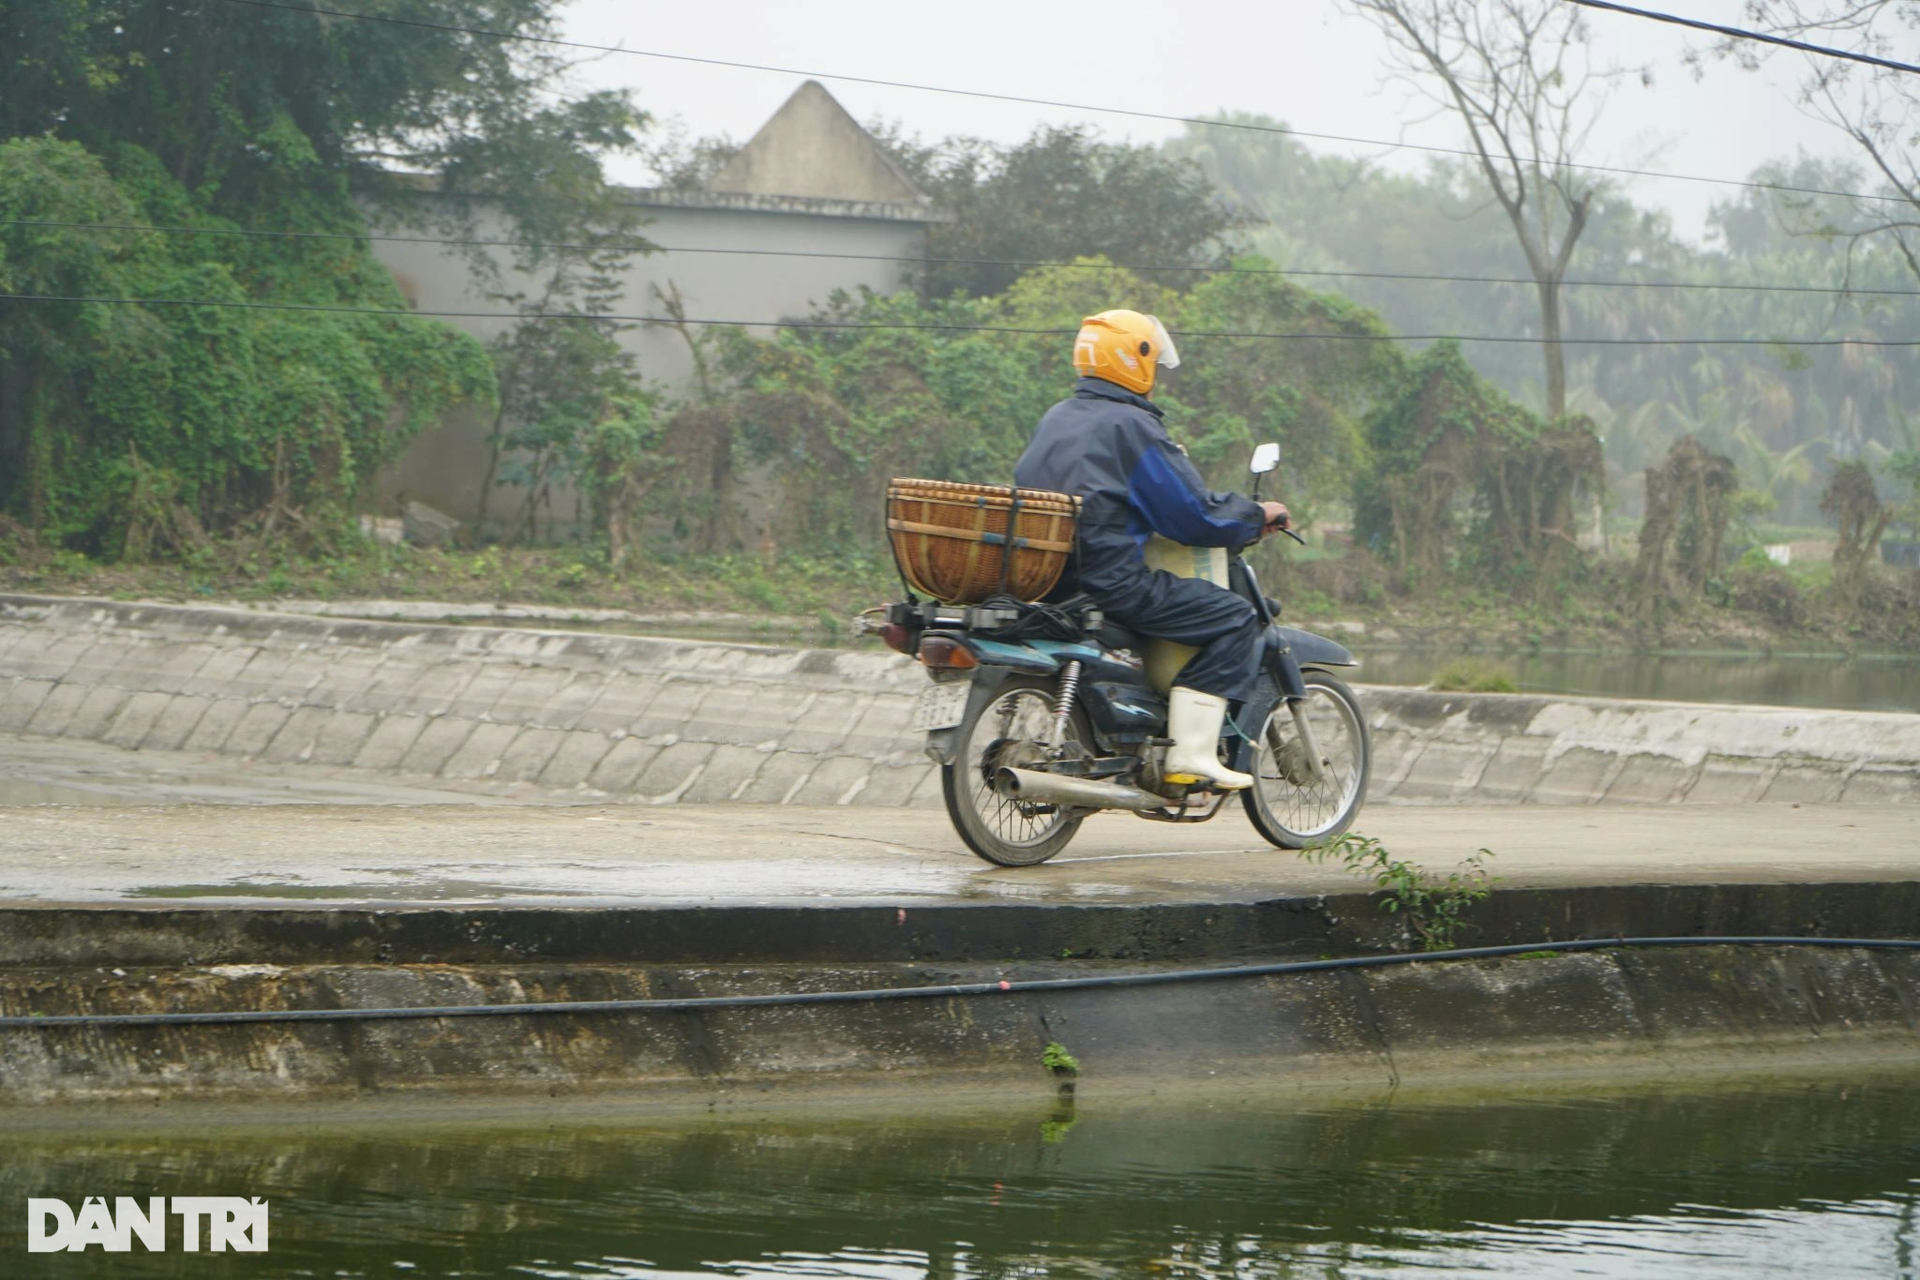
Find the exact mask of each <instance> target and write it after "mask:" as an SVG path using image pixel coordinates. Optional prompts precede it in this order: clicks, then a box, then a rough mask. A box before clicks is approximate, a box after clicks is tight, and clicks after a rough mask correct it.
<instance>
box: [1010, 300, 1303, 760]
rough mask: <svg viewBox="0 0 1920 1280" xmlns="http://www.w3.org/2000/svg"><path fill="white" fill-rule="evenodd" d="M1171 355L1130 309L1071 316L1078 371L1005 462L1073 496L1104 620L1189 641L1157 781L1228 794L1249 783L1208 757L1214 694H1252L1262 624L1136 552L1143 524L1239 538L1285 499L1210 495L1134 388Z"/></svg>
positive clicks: (1220, 541) (1235, 601) (1267, 523)
mask: <svg viewBox="0 0 1920 1280" xmlns="http://www.w3.org/2000/svg"><path fill="white" fill-rule="evenodd" d="M1179 363H1180V356H1179V354H1178V353H1177V352H1176V351H1175V350H1174V346H1173V341H1172V339H1171V338H1170V337H1168V335H1167V330H1166V327H1165V326H1163V325H1162V324H1161V323H1160V321H1159V320H1157V319H1156V318H1154V317H1153V316H1149V315H1142V314H1141V313H1140V312H1138V311H1102V312H1101V313H1100V314H1098V315H1094V316H1088V317H1087V318H1086V319H1085V320H1084V321H1082V322H1081V327H1080V333H1079V336H1078V337H1077V338H1076V339H1075V340H1074V345H1073V367H1074V370H1075V371H1076V372H1077V373H1079V375H1080V380H1079V381H1078V382H1076V383H1075V384H1074V391H1073V396H1072V398H1071V399H1067V400H1062V401H1061V402H1060V403H1059V404H1056V405H1054V406H1053V408H1051V409H1049V410H1047V412H1046V414H1045V415H1044V416H1043V417H1042V418H1041V419H1040V425H1039V426H1038V427H1036V428H1035V429H1034V433H1033V440H1032V442H1031V443H1030V444H1028V446H1027V451H1026V452H1025V453H1024V454H1022V455H1021V458H1020V462H1019V464H1018V465H1017V466H1016V467H1015V469H1014V483H1015V484H1016V485H1018V486H1019V487H1021V488H1023V489H1050V490H1053V491H1055V492H1058V493H1070V494H1075V495H1078V496H1079V497H1080V498H1081V499H1082V502H1083V505H1082V508H1081V513H1080V524H1079V539H1080V557H1079V574H1078V580H1077V581H1075V582H1071V583H1063V584H1062V588H1063V589H1066V590H1073V589H1076V588H1077V589H1078V590H1080V591H1084V592H1086V593H1087V594H1088V595H1090V596H1091V597H1092V598H1093V600H1094V602H1095V603H1096V604H1098V605H1099V606H1100V608H1101V609H1102V610H1103V611H1104V612H1105V613H1106V614H1107V615H1108V616H1109V617H1111V618H1113V619H1114V620H1115V621H1117V622H1120V623H1123V624H1124V625H1126V626H1128V627H1130V628H1132V629H1133V630H1135V631H1138V632H1140V633H1141V634H1143V635H1148V636H1158V637H1160V638H1162V639H1165V640H1172V641H1175V642H1177V643H1180V644H1186V645H1192V646H1194V647H1196V648H1197V649H1199V652H1198V653H1197V654H1195V655H1194V656H1193V658H1192V659H1190V660H1189V661H1188V662H1187V664H1186V665H1185V666H1184V667H1182V668H1181V669H1180V673H1179V675H1178V676H1177V677H1175V680H1174V686H1173V689H1172V691H1171V693H1170V696H1169V698H1168V708H1167V731H1168V734H1169V736H1170V737H1172V739H1173V743H1174V745H1173V746H1172V747H1170V748H1169V749H1168V751H1167V759H1166V767H1165V774H1164V776H1165V777H1166V779H1167V781H1169V782H1176V783H1182V784H1186V785H1202V786H1205V787H1209V788H1212V789H1215V790H1221V791H1235V790H1242V789H1244V788H1247V787H1250V786H1252V785H1253V779H1252V777H1250V776H1249V775H1247V774H1244V773H1240V772H1238V771H1237V770H1234V769H1229V768H1227V767H1226V766H1225V765H1224V764H1222V763H1221V762H1220V760H1219V758H1218V753H1217V751H1216V744H1217V743H1218V741H1219V738H1220V729H1221V725H1222V724H1223V722H1224V720H1225V717H1226V713H1227V705H1228V704H1229V703H1233V702H1244V701H1245V700H1246V699H1247V698H1248V697H1250V696H1251V695H1252V693H1253V689H1254V683H1255V679H1256V677H1257V674H1258V666H1259V655H1260V645H1261V642H1262V635H1261V630H1262V628H1261V623H1260V619H1259V616H1258V615H1257V614H1256V613H1255V611H1254V608H1253V606H1252V605H1251V604H1249V603H1248V602H1247V601H1246V600H1244V599H1242V598H1241V597H1239V596H1237V595H1235V594H1234V593H1233V592H1231V591H1229V590H1227V589H1226V588H1225V587H1221V586H1216V585H1215V584H1213V583H1211V582H1208V581H1206V580H1204V579H1201V578H1182V577H1179V576H1177V575H1175V574H1171V573H1168V572H1166V571H1165V570H1161V569H1150V568H1148V566H1147V561H1146V544H1147V539H1148V538H1149V537H1150V536H1151V535H1153V534H1156V533H1157V534H1159V535H1160V536H1161V537H1163V538H1166V539H1169V540H1170V541H1173V542H1177V543H1181V544H1183V545H1185V546H1190V547H1229V548H1233V547H1240V546H1244V545H1246V544H1247V543H1250V542H1253V541H1254V540H1255V539H1256V538H1258V537H1259V536H1260V535H1261V534H1262V533H1264V532H1269V531H1271V530H1275V529H1281V528H1285V527H1286V524H1287V519H1288V516H1287V509H1286V507H1285V506H1283V505H1282V504H1280V503H1278V502H1255V501H1254V500H1253V499H1251V498H1246V497H1242V496H1241V495H1239V494H1236V493H1213V492H1211V491H1209V490H1208V489H1207V487H1206V485H1205V483H1204V482H1203V481H1202V480H1201V479H1200V473H1199V472H1198V471H1196V470H1195V469H1194V466H1193V463H1192V462H1191V461H1189V460H1188V458H1187V455H1186V451H1185V450H1184V449H1182V448H1181V447H1180V446H1179V445H1177V444H1175V443H1174V442H1173V439H1172V437H1170V436H1169V435H1168V434H1167V430H1166V427H1165V426H1164V425H1162V422H1161V417H1162V414H1161V410H1160V408H1159V407H1158V406H1157V405H1155V404H1154V403H1153V401H1151V400H1149V399H1148V398H1147V396H1148V393H1150V392H1151V391H1152V390H1153V383H1154V375H1155V372H1156V370H1157V369H1159V368H1160V367H1161V366H1163V365H1164V366H1165V367H1166V368H1169V369H1172V368H1176V367H1178V365H1179Z"/></svg>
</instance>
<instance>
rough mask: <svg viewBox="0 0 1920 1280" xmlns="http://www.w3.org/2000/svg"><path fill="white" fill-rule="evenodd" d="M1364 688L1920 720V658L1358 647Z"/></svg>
mask: <svg viewBox="0 0 1920 1280" xmlns="http://www.w3.org/2000/svg"><path fill="white" fill-rule="evenodd" d="M1354 647H1355V648H1356V649H1357V651H1358V653H1357V656H1358V657H1359V658H1360V660H1361V664H1362V665H1361V668H1360V673H1359V678H1360V679H1362V680H1366V681H1370V682H1372V683H1374V684H1410V685H1418V684H1426V683H1427V682H1428V681H1430V680H1432V679H1433V678H1434V676H1435V675H1436V674H1438V673H1439V672H1442V671H1444V670H1446V669H1447V668H1448V667H1451V666H1456V665H1459V664H1461V663H1463V662H1464V663H1467V664H1469V665H1471V666H1472V667H1474V668H1476V669H1479V670H1482V671H1487V672H1497V673H1499V674H1501V675H1504V676H1505V677H1507V679H1508V680H1509V681H1511V682H1512V684H1513V685H1514V687H1515V688H1516V689H1519V690H1520V691H1521V692H1524V693H1578V694H1587V695H1590V696H1593V697H1598V698H1652V699H1655V700H1668V701H1678V702H1746V703H1762V704H1765V705H1768V706H1777V707H1833V708H1838V709H1842V710H1849V711H1920V655H1915V654H1906V655H1891V654H1889V655H1870V656H1855V657H1840V656H1838V655H1833V654H1828V655H1808V654H1777V653H1775V654H1761V653H1642V654H1636V653H1553V652H1540V653H1508V654H1470V655H1465V656H1463V655H1461V654H1459V653H1457V652H1456V653H1442V652H1436V651H1434V650H1430V649H1424V650H1423V649H1371V648H1368V647H1367V646H1365V645H1364V644H1358V645H1355V646H1354Z"/></svg>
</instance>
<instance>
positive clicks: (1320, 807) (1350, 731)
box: [1242, 671, 1373, 849]
mask: <svg viewBox="0 0 1920 1280" xmlns="http://www.w3.org/2000/svg"><path fill="white" fill-rule="evenodd" d="M1302 678H1303V679H1304V680H1305V682H1306V686H1307V697H1306V702H1305V704H1304V705H1305V709H1306V714H1307V720H1308V723H1309V724H1310V725H1311V726H1312V728H1313V736H1314V739H1315V741H1316V743H1317V744H1318V746H1319V748H1320V754H1321V756H1322V758H1323V759H1324V760H1325V762H1326V766H1325V772H1326V777H1325V778H1316V777H1315V776H1314V775H1313V773H1312V771H1311V766H1310V765H1309V763H1308V761H1307V755H1306V749H1305V747H1304V745H1303V744H1302V743H1301V741H1300V733H1299V730H1298V729H1297V728H1296V727H1295V725H1294V721H1293V712H1292V711H1291V710H1289V708H1288V706H1287V704H1286V702H1285V701H1284V700H1282V701H1281V702H1278V703H1276V704H1275V706H1274V708H1273V711H1272V713H1271V714H1270V715H1268V717H1267V722H1266V724H1264V725H1262V726H1261V727H1260V735H1259V738H1258V740H1257V742H1256V744H1255V749H1254V758H1253V770H1252V772H1253V786H1251V787H1250V788H1248V789H1247V790H1246V791H1245V792H1243V793H1242V803H1244V804H1245V805H1246V806H1247V817H1248V818H1250V819H1252V820H1253V827H1254V830H1256V831H1258V832H1259V833H1260V834H1261V835H1262V836H1264V837H1265V838H1266V839H1267V840H1268V841H1269V842H1271V843H1273V844H1276V845H1278V846H1280V847H1281V848H1282V849H1310V848H1314V847H1316V846H1319V845H1323V844H1326V843H1328V842H1330V841H1332V840H1336V839H1338V838H1339V837H1340V835H1341V833H1342V832H1344V831H1345V830H1346V829H1347V828H1348V827H1350V826H1352V825H1353V820H1354V817H1355V816H1356V815H1358V814H1359V812H1360V805H1361V803H1362V802H1363V801H1364V800H1365V799H1366V797H1367V776H1368V773H1369V771H1370V768H1371V761H1372V746H1373V744H1372V738H1371V736H1370V735H1369V734H1368V732H1367V718H1366V716H1365V715H1363V714H1362V713H1361V710H1360V701H1359V699H1358V698H1356V697H1354V696H1353V690H1351V689H1349V688H1347V686H1346V685H1344V684H1342V683H1341V682H1340V681H1338V680H1336V679H1334V678H1333V677H1332V676H1330V675H1328V674H1327V673H1326V672H1324V671H1307V672H1303V673H1302Z"/></svg>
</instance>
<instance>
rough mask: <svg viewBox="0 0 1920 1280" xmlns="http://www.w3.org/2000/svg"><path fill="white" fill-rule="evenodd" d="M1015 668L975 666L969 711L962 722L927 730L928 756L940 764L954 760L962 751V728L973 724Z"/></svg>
mask: <svg viewBox="0 0 1920 1280" xmlns="http://www.w3.org/2000/svg"><path fill="white" fill-rule="evenodd" d="M1013 674H1015V668H1012V667H1005V666H988V665H986V664H984V663H983V664H982V665H980V666H979V667H977V668H975V669H974V672H973V677H972V680H973V687H972V689H970V690H969V691H968V692H967V711H966V714H965V715H964V716H963V717H961V720H960V723H959V724H956V725H954V726H953V727H952V728H949V729H934V730H931V731H930V732H928V734H927V746H926V752H927V758H928V759H929V760H931V761H933V762H934V763H935V764H938V765H949V764H952V763H953V761H954V758H955V757H956V756H958V755H959V753H960V730H962V729H964V728H965V727H966V726H967V725H969V724H972V723H973V720H974V717H976V716H978V715H979V714H980V711H981V709H982V708H984V707H985V706H986V705H987V703H988V702H989V701H991V700H992V698H993V695H994V694H996V693H998V692H999V691H1000V686H1001V685H1002V684H1005V683H1006V680H1007V677H1008V676H1010V675H1013Z"/></svg>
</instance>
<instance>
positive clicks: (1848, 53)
mask: <svg viewBox="0 0 1920 1280" xmlns="http://www.w3.org/2000/svg"><path fill="white" fill-rule="evenodd" d="M1567 3H1569V4H1577V5H1580V6H1581V7H1582V8H1586V9H1605V10H1607V11H1608V12H1609V13H1624V14H1628V15H1629V16H1631V17H1635V18H1650V19H1652V20H1653V21H1655V22H1668V23H1672V24H1673V25H1674V26H1676V27H1690V28H1692V29H1693V30H1695V31H1711V32H1713V33H1714V34H1715V35H1722V36H1731V37H1732V38H1734V39H1735V40H1754V41H1757V42H1759V43H1761V44H1775V45H1779V46H1780V47H1781V48H1783V49H1798V50H1799V51H1800V52H1802V53H1816V54H1819V55H1820V56H1821V57H1823V58H1845V59H1846V60H1847V61H1848V62H1864V63H1866V64H1867V65H1868V66H1872V67H1885V68H1886V69H1888V70H1889V71H1905V72H1907V73H1909V74H1910V75H1920V67H1916V66H1915V65H1913V64H1912V63H1911V62H1895V61H1894V60H1893V59H1892V58H1876V57H1874V56H1873V55H1872V54H1870V53H1856V52H1854V51H1853V50H1851V49H1835V48H1832V47H1831V46H1829V45H1824V44H1808V43H1807V42H1806V41H1805V40H1791V39H1788V38H1787V37H1786V36H1777V35H1773V34H1771V33H1770V32H1766V31H1748V30H1747V29H1745V28H1744V27H1727V26H1722V25H1721V24H1719V23H1717V22H1702V21H1700V20H1699V19H1698V18H1683V17H1681V16H1680V15H1678V14H1674V13H1661V12H1660V11H1659V10H1657V9H1636V8H1634V7H1633V6H1632V5H1630V4H1614V3H1613V2H1612V0H1567Z"/></svg>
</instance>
